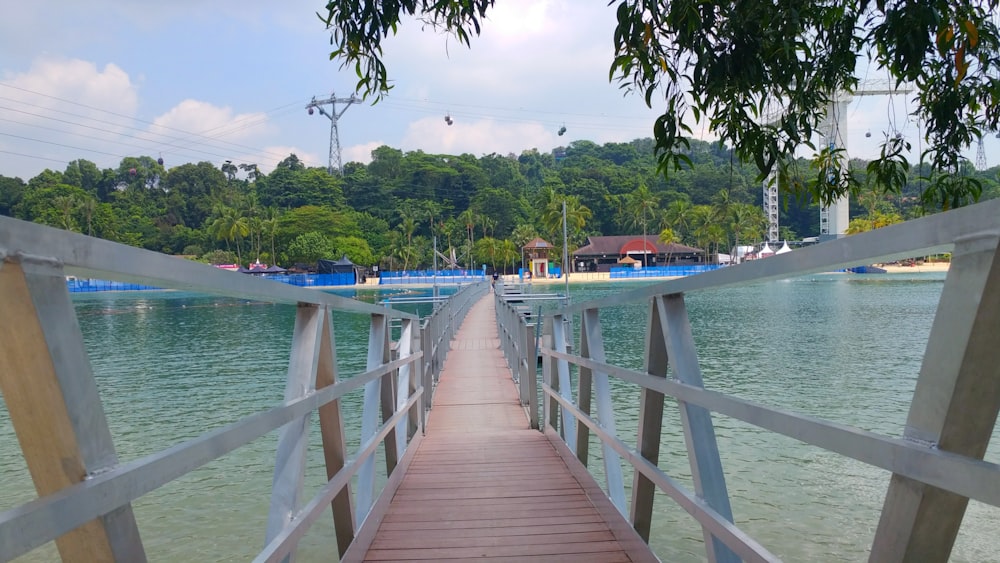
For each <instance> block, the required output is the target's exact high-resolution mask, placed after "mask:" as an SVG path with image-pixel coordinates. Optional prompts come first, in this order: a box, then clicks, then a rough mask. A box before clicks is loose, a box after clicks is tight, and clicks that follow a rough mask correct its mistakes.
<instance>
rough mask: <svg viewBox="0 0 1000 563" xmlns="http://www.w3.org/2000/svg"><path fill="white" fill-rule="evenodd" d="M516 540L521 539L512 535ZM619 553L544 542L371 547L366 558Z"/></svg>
mask: <svg viewBox="0 0 1000 563" xmlns="http://www.w3.org/2000/svg"><path fill="white" fill-rule="evenodd" d="M510 539H512V541H513V542H517V539H518V538H510ZM609 551H610V552H620V551H621V546H619V545H618V542H615V541H603V542H601V541H595V542H579V543H549V544H541V545H524V544H522V543H519V542H517V543H513V544H512V545H499V546H483V547H446V548H424V549H410V548H404V549H370V550H368V554H367V555H366V556H365V561H398V560H400V559H401V558H403V557H405V558H410V559H429V560H437V561H446V560H449V559H457V558H464V557H484V558H485V557H488V558H493V557H530V556H540V555H565V554H569V553H600V552H609Z"/></svg>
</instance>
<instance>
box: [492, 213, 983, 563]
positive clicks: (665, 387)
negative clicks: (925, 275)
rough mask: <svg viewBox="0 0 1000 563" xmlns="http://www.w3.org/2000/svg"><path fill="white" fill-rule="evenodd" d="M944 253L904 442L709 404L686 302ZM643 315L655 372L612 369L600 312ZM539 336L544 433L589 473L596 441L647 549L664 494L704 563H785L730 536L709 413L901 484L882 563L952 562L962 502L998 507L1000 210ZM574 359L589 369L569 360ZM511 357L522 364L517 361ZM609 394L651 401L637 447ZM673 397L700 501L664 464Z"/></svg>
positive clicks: (733, 531) (776, 264)
mask: <svg viewBox="0 0 1000 563" xmlns="http://www.w3.org/2000/svg"><path fill="white" fill-rule="evenodd" d="M942 252H952V264H951V268H950V271H949V273H948V275H947V277H946V280H945V285H944V289H943V291H942V296H941V301H940V303H939V306H938V311H937V313H936V315H935V319H934V323H933V326H932V329H931V334H930V337H929V339H928V345H927V351H926V353H925V356H924V361H923V366H922V368H921V370H920V374H919V378H918V380H917V387H916V391H915V392H914V396H913V399H912V402H911V405H910V414H909V418H908V420H907V425H906V429H905V432H904V435H903V436H902V437H892V436H884V435H880V434H877V433H874V432H868V431H864V430H861V429H858V428H853V427H850V426H845V425H842V424H838V423H834V422H830V421H826V420H822V419H818V418H815V417H811V416H806V415H803V414H799V413H795V412H789V411H785V410H782V409H776V408H773V407H768V406H766V405H761V404H757V403H754V402H752V401H747V400H743V399H740V398H737V397H733V396H729V395H726V394H723V393H718V392H714V391H710V390H706V389H705V388H704V384H703V382H702V378H701V372H700V368H699V365H698V357H697V349H696V347H695V343H694V340H693V338H692V337H691V327H690V321H689V318H688V315H687V310H686V306H685V300H684V299H685V294H686V293H689V292H692V291H704V290H711V289H715V288H720V287H726V286H731V285H737V284H750V283H757V282H761V281H766V280H774V279H781V278H788V277H793V276H799V275H804V274H809V273H814V272H825V271H835V270H840V269H843V268H847V267H851V266H857V265H864V264H872V263H877V262H886V261H891V260H896V259H902V258H907V257H912V256H923V255H929V254H936V253H942ZM634 303H643V304H648V308H649V311H650V313H649V318H648V319H647V321H648V322H647V330H646V342H647V347H646V348H647V349H646V350H645V353H644V359H643V362H642V363H643V365H645V366H646V368H645V371H636V370H631V369H625V368H622V367H617V366H614V365H611V364H609V363H608V362H607V361H606V359H605V357H604V348H603V336H602V334H601V330H600V320H599V311H602V310H606V309H611V308H614V307H619V306H624V305H629V304H634ZM506 314H507V315H508V316H509V313H506ZM577 317H579V318H580V325H579V326H580V330H579V336H578V338H579V340H578V341H577V343H571V340H572V335H571V333H570V331H568V330H566V329H565V328H564V327H565V324H566V321H567V320H570V319H575V318H577ZM545 322H546V323H548V324H550V326H551V331H552V333H553V339H552V341H551V343H549V344H547V345H543V346H542V348H541V350H540V353H541V355H542V358H543V380H544V383H543V385H542V390H543V391H542V393H543V396H544V398H545V400H544V401H543V404H544V410H545V413H544V416H543V420H544V421H545V422H544V424H545V427H546V428H545V429H546V431H549V432H558V434H559V435H560V436H561V437H562V439H563V440H564V441H565V442H566V444H567V446H568V447H569V448H570V449H571V450H572V451H573V453H574V454H575V455H576V456H577V457H578V459H580V461H581V462H583V463H584V464H585V465H586V463H587V461H588V454H587V443H588V441H589V434H590V433H593V434H594V435H596V436H597V437H598V438H599V439H600V441H601V444H602V447H603V453H604V455H603V458H604V464H605V475H606V484H607V491H606V492H607V494H608V496H609V497H610V498H611V500H612V501H613V503H614V504H615V505H616V506H617V507H618V508H619V510H620V511H621V512H622V514H623V515H625V516H626V517H627V518H629V519H630V520H631V522H632V524H633V526H634V527H635V528H636V529H637V531H638V532H639V533H640V535H642V536H643V537H644V538H645V539H646V540H647V541H648V540H649V534H650V519H651V518H652V503H653V495H654V492H655V491H656V490H657V489H659V490H662V491H663V492H665V493H666V494H667V495H668V496H670V497H671V498H673V499H674V500H675V501H676V502H677V503H678V504H679V505H680V506H681V507H682V508H683V509H684V510H686V511H687V512H688V513H689V514H691V515H692V516H693V517H694V518H695V520H696V521H697V522H698V523H699V524H700V525H701V526H702V529H703V533H704V538H705V546H706V552H707V555H708V558H709V560H711V561H737V560H740V559H743V560H753V561H772V560H777V558H776V556H774V555H773V554H772V553H770V552H769V551H768V550H767V549H766V548H765V547H764V546H762V545H761V544H759V543H758V542H757V541H756V540H754V539H753V538H751V537H749V536H748V535H747V534H745V533H744V532H743V531H741V530H740V529H739V528H738V527H736V526H735V525H734V524H733V515H732V509H731V507H730V502H729V495H728V491H727V489H726V484H725V474H724V472H723V470H722V466H721V462H720V456H719V450H718V446H717V444H716V439H715V432H714V426H713V423H712V417H711V413H718V414H722V415H725V416H728V417H732V418H735V419H738V420H742V421H745V422H748V423H750V424H752V425H755V426H757V427H759V428H761V429H764V430H768V431H772V432H775V433H778V434H781V435H785V436H790V437H792V438H795V439H797V440H800V441H802V442H805V443H808V444H812V445H816V446H819V447H821V448H823V449H826V450H828V451H831V452H835V453H838V454H841V455H844V456H847V457H850V458H853V459H856V460H859V461H862V462H864V463H867V464H870V465H873V466H875V467H879V468H883V469H886V470H888V471H890V472H892V474H893V477H892V480H891V483H890V484H889V488H888V492H887V494H886V497H885V501H884V506H883V511H882V518H881V521H880V523H879V527H878V530H877V531H876V534H875V539H874V542H873V546H872V551H871V560H872V561H884V560H890V559H891V560H906V558H907V557H911V556H912V554H918V557H919V559H920V560H921V561H947V559H948V557H949V554H950V550H951V546H952V545H953V543H954V537H955V534H957V531H958V529H959V527H960V524H961V521H962V518H963V516H964V511H965V503H966V502H967V500H968V499H975V500H978V501H981V502H984V503H987V504H991V505H994V506H1000V465H997V464H994V463H989V462H986V461H983V455H984V453H985V451H986V445H987V444H988V443H989V440H990V437H991V435H992V433H993V432H994V429H995V425H996V413H997V410H998V408H1000V373H998V372H997V369H998V368H997V366H1000V347H998V346H996V343H995V338H993V337H990V336H987V335H990V334H996V333H997V331H998V329H1000V200H997V201H989V202H985V203H981V204H977V205H974V206H970V207H967V208H962V209H958V210H953V211H949V212H946V213H941V214H937V215H933V216H929V217H925V218H922V219H918V220H914V221H909V222H906V223H903V224H899V225H894V226H891V227H886V228H883V229H879V230H877V231H873V232H869V233H864V234H860V235H855V236H851V237H847V238H843V239H839V240H835V241H830V242H826V243H822V244H818V245H815V246H813V247H809V248H803V249H799V250H796V251H795V252H792V253H788V254H785V255H781V256H774V257H770V258H766V259H763V260H757V261H753V262H748V263H746V264H744V265H740V266H735V267H728V268H722V269H719V270H715V271H712V272H707V273H703V274H699V275H697V276H689V277H685V278H679V279H673V280H669V281H664V282H661V283H656V284H652V285H648V286H644V287H641V288H637V289H633V290H629V291H623V292H620V293H616V294H612V295H609V296H607V297H603V298H600V299H594V300H590V301H586V302H580V303H574V304H573V305H570V306H567V307H563V308H561V309H559V310H556V311H554V312H552V313H549V314H548V315H546V317H545ZM574 323H575V321H574ZM991 338H992V340H991ZM510 340H512V341H513V340H516V339H515V338H510ZM571 347H572V349H574V350H579V353H570V351H569V350H570V348H571ZM508 349H509V350H510V351H511V352H510V353H511V354H513V355H515V356H516V355H518V354H521V355H523V352H519V351H518V350H517V348H516V347H515V346H513V345H509V346H508ZM509 361H511V360H509ZM511 362H512V365H513V364H514V363H516V362H517V360H516V359H515V360H513V361H511ZM571 366H575V368H574V369H575V371H576V373H575V374H574V372H573V371H571V369H570V367H571ZM668 366H669V370H670V374H669V375H668ZM609 378H615V379H618V380H620V381H624V382H629V383H632V384H635V385H638V386H639V387H640V388H641V389H642V398H641V402H642V405H641V409H640V412H641V413H643V414H640V420H639V428H638V434H637V436H636V437H635V439H634V440H635V441H634V443H635V444H636V446H635V447H631V446H629V445H627V444H628V442H630V440H629V441H627V440H623V439H622V438H621V437H620V435H619V433H618V432H617V431H616V429H615V428H614V407H613V405H612V403H611V401H610V396H609V393H610V392H609V386H608V380H609ZM574 379H575V380H576V382H575V383H574ZM574 389H577V392H576V396H575V397H574V394H573V390H574ZM592 391H593V395H592V393H591V392H592ZM665 396H670V397H674V398H675V399H677V401H678V406H679V408H680V410H681V417H682V420H683V421H684V434H685V443H686V444H687V447H688V457H689V459H690V461H691V468H692V473H693V475H694V483H695V490H694V491H689V490H686V489H685V487H683V486H681V485H680V484H679V483H678V482H677V481H675V480H674V479H672V478H671V477H670V476H669V475H667V473H666V472H665V471H664V470H663V469H662V468H661V467H660V466H659V463H658V462H659V459H658V457H659V453H658V452H659V441H660V433H661V428H662V426H663V419H662V412H663V399H664V397H665ZM592 399H594V400H595V402H596V403H597V405H596V410H597V412H596V413H595V414H596V417H595V416H594V414H592V413H591V400H592ZM622 458H624V459H625V461H626V462H628V465H630V466H631V467H632V468H633V471H634V472H635V481H634V485H633V487H632V493H631V499H630V502H626V500H625V487H624V483H623V477H622V475H621V471H620V468H621V465H620V460H621V459H622ZM629 504H630V506H628V505H629ZM904 554H911V555H904Z"/></svg>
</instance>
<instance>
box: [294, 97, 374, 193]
mask: <svg viewBox="0 0 1000 563" xmlns="http://www.w3.org/2000/svg"><path fill="white" fill-rule="evenodd" d="M360 101H361V98H358V97H357V96H355V95H354V94H351V97H350V98H338V97H337V95H336V94H333V93H331V94H330V97H329V98H327V99H325V100H317V99H316V98H315V97H313V99H312V101H311V102H309V103H308V104H306V110H307V111H308V112H309V115H312V114H313V110H314V109H315V110H317V111H319V113H320V114H321V115H325V116H326V117H328V118H329V119H330V158H329V160H328V164H327V166H326V171H327V172H328V173H330V175H331V176H332V175H333V174H334V173H335V172H334V170H336V174H341V175H343V173H344V168H343V166H344V165H343V162H341V160H340V132H339V131H338V130H337V121H338V120H339V119H340V116H342V115H344V112H345V111H347V108H349V107H351V104H354V103H357V102H360ZM327 104H329V106H330V111H329V112H328V111H326V109H325V108H324V107H323V106H325V105H327ZM337 104H346V105H345V106H344V107H343V108H342V109H341V110H340V111H337Z"/></svg>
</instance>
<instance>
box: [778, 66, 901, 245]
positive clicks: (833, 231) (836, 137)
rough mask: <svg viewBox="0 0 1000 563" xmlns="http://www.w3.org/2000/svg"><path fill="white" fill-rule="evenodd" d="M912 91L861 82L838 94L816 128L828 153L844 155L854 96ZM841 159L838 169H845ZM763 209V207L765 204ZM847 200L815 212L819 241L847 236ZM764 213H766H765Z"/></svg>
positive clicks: (843, 198)
mask: <svg viewBox="0 0 1000 563" xmlns="http://www.w3.org/2000/svg"><path fill="white" fill-rule="evenodd" d="M912 91H913V88H912V87H910V86H906V85H902V86H900V87H898V88H894V87H893V85H892V83H891V82H890V81H888V80H865V81H862V82H859V83H858V87H857V89H856V90H855V91H854V92H846V91H844V92H839V93H837V94H836V95H835V96H833V97H832V98H831V100H830V105H829V107H828V108H827V112H826V120H825V121H824V123H823V125H822V126H821V128H820V131H821V133H822V135H823V142H824V145H825V146H827V147H829V149H830V150H831V151H833V150H836V149H844V152H845V153H846V154H850V153H849V152H848V151H847V106H848V104H850V102H851V100H852V99H853V97H854V96H885V95H892V94H908V93H910V92H912ZM847 164H848V163H847V160H846V159H845V160H844V161H843V162H842V163H841V166H844V167H846V166H847ZM765 205H766V204H765ZM849 207H850V199H849V198H848V195H847V194H844V195H843V196H841V197H839V198H837V200H836V201H834V202H833V203H832V204H831V205H830V206H823V207H820V210H819V240H820V241H824V240H830V239H834V238H841V237H843V236H844V235H845V234H846V233H847V224H848V223H849V222H850V216H849V213H848V212H849ZM765 211H766V209H765Z"/></svg>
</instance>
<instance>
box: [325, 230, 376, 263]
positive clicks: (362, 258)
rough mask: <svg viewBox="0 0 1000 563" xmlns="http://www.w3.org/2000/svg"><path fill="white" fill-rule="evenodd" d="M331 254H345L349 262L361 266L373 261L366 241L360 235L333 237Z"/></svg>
mask: <svg viewBox="0 0 1000 563" xmlns="http://www.w3.org/2000/svg"><path fill="white" fill-rule="evenodd" d="M332 242H333V250H334V253H333V254H332V256H347V257H348V258H350V259H351V262H354V263H355V264H358V265H361V266H371V265H372V264H374V263H375V255H374V254H372V249H371V247H369V246H368V241H366V240H365V239H363V238H361V237H335V238H334V239H333V241H332Z"/></svg>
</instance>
